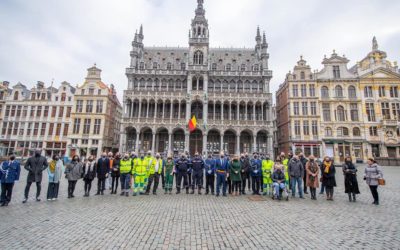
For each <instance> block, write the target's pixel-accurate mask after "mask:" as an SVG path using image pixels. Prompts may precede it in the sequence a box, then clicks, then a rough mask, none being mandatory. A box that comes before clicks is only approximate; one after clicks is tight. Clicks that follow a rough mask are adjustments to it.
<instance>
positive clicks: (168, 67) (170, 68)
mask: <svg viewBox="0 0 400 250" xmlns="http://www.w3.org/2000/svg"><path fill="white" fill-rule="evenodd" d="M167 70H172V63H170V62H169V63H167Z"/></svg>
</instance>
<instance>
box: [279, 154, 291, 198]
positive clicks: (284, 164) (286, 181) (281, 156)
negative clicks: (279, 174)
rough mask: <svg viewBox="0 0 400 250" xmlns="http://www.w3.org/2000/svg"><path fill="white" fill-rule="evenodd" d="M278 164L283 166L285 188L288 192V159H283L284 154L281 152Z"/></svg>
mask: <svg viewBox="0 0 400 250" xmlns="http://www.w3.org/2000/svg"><path fill="white" fill-rule="evenodd" d="M280 163H281V164H282V165H283V169H282V170H283V172H284V174H285V186H286V190H290V178H289V158H286V157H285V153H284V152H281V155H280Z"/></svg>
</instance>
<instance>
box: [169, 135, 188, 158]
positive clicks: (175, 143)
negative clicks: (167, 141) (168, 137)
mask: <svg viewBox="0 0 400 250" xmlns="http://www.w3.org/2000/svg"><path fill="white" fill-rule="evenodd" d="M184 150H185V132H184V131H183V129H176V130H175V131H174V132H173V133H172V151H173V153H174V154H175V155H178V154H179V153H183V151H184Z"/></svg>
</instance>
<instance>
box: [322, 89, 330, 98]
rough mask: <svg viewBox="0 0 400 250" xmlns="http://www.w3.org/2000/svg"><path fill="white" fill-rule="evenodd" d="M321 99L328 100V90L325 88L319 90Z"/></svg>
mask: <svg viewBox="0 0 400 250" xmlns="http://www.w3.org/2000/svg"><path fill="white" fill-rule="evenodd" d="M321 97H322V98H329V89H328V87H326V86H323V87H322V88H321Z"/></svg>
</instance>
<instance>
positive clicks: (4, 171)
mask: <svg viewBox="0 0 400 250" xmlns="http://www.w3.org/2000/svg"><path fill="white" fill-rule="evenodd" d="M20 173H21V165H20V163H19V162H18V161H16V160H15V155H10V157H9V158H8V161H4V162H3V163H2V164H1V165H0V182H1V197H0V206H2V207H4V206H8V204H9V203H10V202H11V197H12V191H13V188H14V183H15V182H16V181H18V180H19V176H20Z"/></svg>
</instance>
